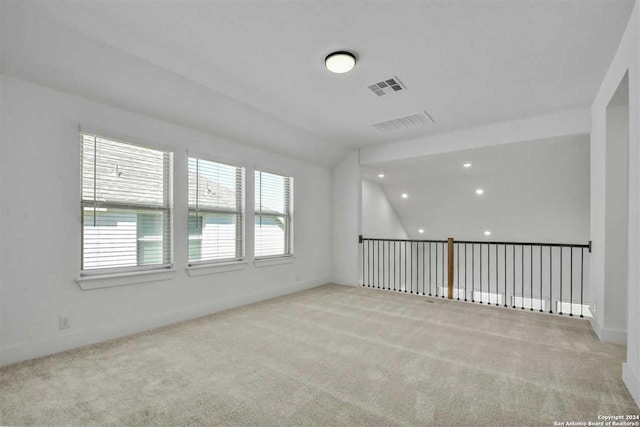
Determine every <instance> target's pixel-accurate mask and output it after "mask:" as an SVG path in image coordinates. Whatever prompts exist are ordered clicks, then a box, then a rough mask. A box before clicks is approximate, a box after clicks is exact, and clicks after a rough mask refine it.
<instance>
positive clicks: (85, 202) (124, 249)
mask: <svg viewBox="0 0 640 427" xmlns="http://www.w3.org/2000/svg"><path fill="white" fill-rule="evenodd" d="M81 153H82V177H81V179H82V266H81V269H82V274H91V273H113V272H120V271H130V270H142V269H150V268H163V267H170V266H171V213H172V212H171V209H172V203H171V167H172V165H171V164H172V154H171V153H170V152H166V151H160V150H154V149H150V148H145V147H140V146H137V145H132V144H128V143H124V142H120V141H113V140H110V139H106V138H100V137H97V136H94V135H82V146H81Z"/></svg>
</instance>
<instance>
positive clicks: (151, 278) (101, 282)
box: [76, 268, 176, 291]
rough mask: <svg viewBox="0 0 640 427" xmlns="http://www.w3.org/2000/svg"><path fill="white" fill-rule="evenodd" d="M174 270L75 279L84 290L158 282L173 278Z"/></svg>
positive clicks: (144, 271)
mask: <svg viewBox="0 0 640 427" xmlns="http://www.w3.org/2000/svg"><path fill="white" fill-rule="evenodd" d="M175 276H176V270H175V269H173V268H167V269H163V270H143V271H134V272H129V273H116V274H100V275H95V276H83V277H79V278H77V279H76V282H77V283H78V285H80V288H81V289H82V290H84V291H87V290H91V289H100V288H111V287H114V286H126V285H135V284H137V283H148V282H158V281H162V280H171V279H173V278H175Z"/></svg>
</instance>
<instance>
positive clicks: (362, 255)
mask: <svg viewBox="0 0 640 427" xmlns="http://www.w3.org/2000/svg"><path fill="white" fill-rule="evenodd" d="M362 286H364V240H362Z"/></svg>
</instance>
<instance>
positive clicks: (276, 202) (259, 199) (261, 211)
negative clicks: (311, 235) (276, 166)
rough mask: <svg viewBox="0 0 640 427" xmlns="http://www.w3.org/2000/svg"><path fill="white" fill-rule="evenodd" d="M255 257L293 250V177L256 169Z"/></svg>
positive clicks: (284, 254)
mask: <svg viewBox="0 0 640 427" xmlns="http://www.w3.org/2000/svg"><path fill="white" fill-rule="evenodd" d="M254 178H255V257H256V258H268V257H276V256H286V255H291V254H292V253H293V248H292V235H293V233H292V231H293V227H292V225H293V215H292V212H293V178H291V177H287V176H281V175H276V174H272V173H267V172H261V171H255V177H254Z"/></svg>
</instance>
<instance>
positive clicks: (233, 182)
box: [189, 157, 244, 265]
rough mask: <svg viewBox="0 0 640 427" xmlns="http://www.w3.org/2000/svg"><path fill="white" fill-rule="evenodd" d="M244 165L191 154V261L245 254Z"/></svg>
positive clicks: (216, 260) (227, 257)
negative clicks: (235, 164) (205, 158)
mask: <svg viewBox="0 0 640 427" xmlns="http://www.w3.org/2000/svg"><path fill="white" fill-rule="evenodd" d="M243 190H244V168H241V167H236V166H230V165H226V164H223V163H215V162H210V161H207V160H202V159H196V158H192V157H189V265H193V264H198V263H205V262H219V261H233V260H241V259H242V258H243V256H244V247H243V238H242V237H243V225H244V204H243V193H244V191H243Z"/></svg>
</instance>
